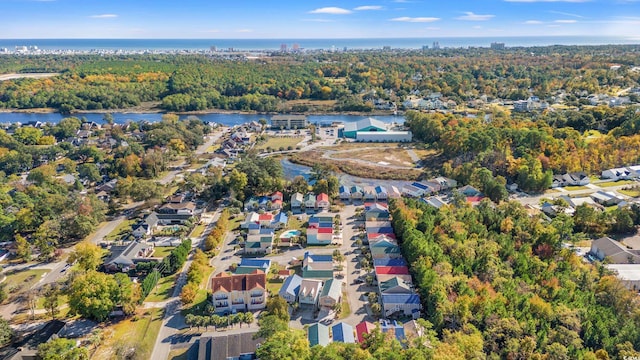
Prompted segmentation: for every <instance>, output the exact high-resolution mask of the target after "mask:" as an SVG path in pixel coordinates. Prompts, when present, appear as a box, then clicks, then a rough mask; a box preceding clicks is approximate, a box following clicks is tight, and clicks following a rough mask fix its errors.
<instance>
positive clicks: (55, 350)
mask: <svg viewBox="0 0 640 360" xmlns="http://www.w3.org/2000/svg"><path fill="white" fill-rule="evenodd" d="M36 356H37V357H38V359H41V360H89V351H88V350H87V348H85V347H77V346H76V341H75V340H72V339H65V338H55V339H52V340H49V341H47V342H46V343H42V344H40V345H38V352H37V353H36Z"/></svg>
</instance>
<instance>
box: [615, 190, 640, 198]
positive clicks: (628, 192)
mask: <svg viewBox="0 0 640 360" xmlns="http://www.w3.org/2000/svg"><path fill="white" fill-rule="evenodd" d="M618 192H619V193H620V194H624V195H627V196H631V197H634V198H635V197H640V189H627V190H618Z"/></svg>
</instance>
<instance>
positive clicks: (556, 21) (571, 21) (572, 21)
mask: <svg viewBox="0 0 640 360" xmlns="http://www.w3.org/2000/svg"><path fill="white" fill-rule="evenodd" d="M577 22H578V20H555V21H554V23H556V24H575V23H577Z"/></svg>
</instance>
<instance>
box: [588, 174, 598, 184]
mask: <svg viewBox="0 0 640 360" xmlns="http://www.w3.org/2000/svg"><path fill="white" fill-rule="evenodd" d="M589 180H590V181H591V182H592V183H593V182H594V181H600V176H597V175H591V176H589Z"/></svg>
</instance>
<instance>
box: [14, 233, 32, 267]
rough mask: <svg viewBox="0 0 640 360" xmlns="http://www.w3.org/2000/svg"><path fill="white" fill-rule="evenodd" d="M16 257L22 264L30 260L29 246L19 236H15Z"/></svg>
mask: <svg viewBox="0 0 640 360" xmlns="http://www.w3.org/2000/svg"><path fill="white" fill-rule="evenodd" d="M15 241H16V256H17V257H18V259H21V260H22V261H24V262H27V261H29V260H31V244H29V242H28V241H27V239H26V238H24V237H23V236H22V235H20V234H16V236H15Z"/></svg>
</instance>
